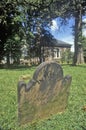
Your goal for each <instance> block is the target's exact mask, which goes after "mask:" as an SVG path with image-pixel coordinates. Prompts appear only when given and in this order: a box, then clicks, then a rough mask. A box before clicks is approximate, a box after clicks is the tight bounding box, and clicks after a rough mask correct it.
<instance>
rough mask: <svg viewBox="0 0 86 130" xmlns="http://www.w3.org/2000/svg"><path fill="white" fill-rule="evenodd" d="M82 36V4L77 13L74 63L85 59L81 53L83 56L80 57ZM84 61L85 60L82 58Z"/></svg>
mask: <svg viewBox="0 0 86 130" xmlns="http://www.w3.org/2000/svg"><path fill="white" fill-rule="evenodd" d="M80 36H81V37H82V7H81V6H80V8H79V10H77V11H76V13H75V39H74V45H75V51H74V59H73V65H76V64H77V63H81V60H80V61H79V59H83V55H81V56H82V57H81V58H78V57H79V45H78V43H79V38H80ZM82 61H83V60H82Z"/></svg>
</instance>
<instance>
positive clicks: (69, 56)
mask: <svg viewBox="0 0 86 130" xmlns="http://www.w3.org/2000/svg"><path fill="white" fill-rule="evenodd" d="M73 55H74V54H73V52H71V51H70V49H66V50H65V51H62V54H61V62H62V63H67V64H69V63H72V60H73Z"/></svg>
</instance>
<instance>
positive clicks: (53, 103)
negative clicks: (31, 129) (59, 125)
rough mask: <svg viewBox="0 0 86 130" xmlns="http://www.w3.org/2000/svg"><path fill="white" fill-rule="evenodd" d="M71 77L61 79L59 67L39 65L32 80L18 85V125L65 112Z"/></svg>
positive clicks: (51, 63)
mask: <svg viewBox="0 0 86 130" xmlns="http://www.w3.org/2000/svg"><path fill="white" fill-rule="evenodd" d="M70 83H71V76H66V77H63V70H62V67H61V65H59V64H57V63H56V62H53V61H49V62H43V63H42V64H40V65H39V66H38V67H37V69H36V71H35V72H34V74H33V78H32V79H31V80H30V81H29V82H28V83H27V84H26V83H25V82H23V81H19V83H18V117H19V122H20V124H24V123H26V122H33V121H36V119H42V118H46V117H49V116H50V115H52V114H55V113H58V112H62V111H64V110H65V107H66V105H67V99H68V92H69V86H70Z"/></svg>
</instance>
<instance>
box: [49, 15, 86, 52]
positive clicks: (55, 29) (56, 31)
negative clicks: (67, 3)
mask: <svg viewBox="0 0 86 130" xmlns="http://www.w3.org/2000/svg"><path fill="white" fill-rule="evenodd" d="M59 21H60V19H59V18H58V19H54V20H52V26H51V28H50V32H51V33H52V35H53V36H54V37H55V38H56V39H58V40H61V41H64V42H67V43H69V44H71V45H72V47H71V51H74V36H73V35H72V33H73V31H72V26H73V25H74V19H73V18H71V19H70V20H68V22H67V24H66V25H63V26H62V25H61V24H60V22H59ZM83 21H84V22H85V23H86V16H85V17H83ZM83 34H84V35H85V36H86V29H83Z"/></svg>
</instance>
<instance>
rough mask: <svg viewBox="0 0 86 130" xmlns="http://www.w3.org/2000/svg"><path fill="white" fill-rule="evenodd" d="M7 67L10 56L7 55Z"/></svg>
mask: <svg viewBox="0 0 86 130" xmlns="http://www.w3.org/2000/svg"><path fill="white" fill-rule="evenodd" d="M7 65H8V66H9V65H10V56H9V54H7Z"/></svg>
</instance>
